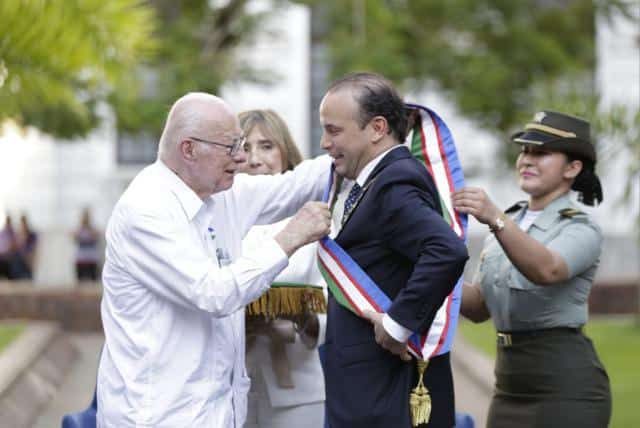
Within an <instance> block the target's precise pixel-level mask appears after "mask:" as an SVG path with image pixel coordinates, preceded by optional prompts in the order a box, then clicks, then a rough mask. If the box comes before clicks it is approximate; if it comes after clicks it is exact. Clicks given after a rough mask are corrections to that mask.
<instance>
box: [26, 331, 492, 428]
mask: <svg viewBox="0 0 640 428" xmlns="http://www.w3.org/2000/svg"><path fill="white" fill-rule="evenodd" d="M70 339H71V341H72V342H73V344H74V346H76V348H77V349H78V350H79V351H80V356H79V357H78V360H77V362H76V364H75V368H74V369H73V370H72V371H71V372H70V373H69V374H68V375H67V379H66V380H65V381H64V382H63V383H62V385H61V387H60V390H59V391H58V392H57V393H56V397H55V398H54V399H53V400H52V401H51V402H50V403H49V404H48V405H47V406H46V408H45V409H44V410H43V413H42V414H41V415H40V417H39V418H38V420H37V421H36V423H35V424H34V426H33V428H54V427H59V426H60V424H61V421H62V416H63V415H64V414H65V413H70V412H76V411H79V410H82V409H84V408H85V407H87V406H88V405H89V403H90V402H91V398H92V396H93V389H94V387H95V379H96V370H97V366H98V355H99V354H100V350H101V348H102V343H103V341H104V337H103V336H102V334H72V335H71V336H70ZM454 353H455V355H454V358H452V365H453V373H454V382H455V394H456V404H457V406H456V407H457V410H458V411H462V412H466V413H469V414H471V416H473V418H474V420H475V423H476V428H485V421H486V417H487V409H488V406H489V400H490V399H491V392H490V390H489V389H488V385H487V382H486V381H482V380H481V381H478V378H477V376H469V375H468V373H469V370H470V369H471V370H473V369H481V370H483V371H484V372H483V373H482V376H484V379H485V380H486V379H489V378H490V376H491V375H490V374H488V373H486V371H487V367H488V366H487V361H486V357H483V356H480V355H479V354H478V353H477V351H475V350H474V349H473V348H470V347H469V346H468V345H467V344H465V343H461V342H460V341H459V339H458V340H457V341H456V343H455V345H454ZM482 376H481V377H482ZM487 376H488V377H487Z"/></svg>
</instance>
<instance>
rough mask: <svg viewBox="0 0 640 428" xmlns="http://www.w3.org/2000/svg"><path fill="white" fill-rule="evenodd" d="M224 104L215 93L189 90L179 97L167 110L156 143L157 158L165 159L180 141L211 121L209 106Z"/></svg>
mask: <svg viewBox="0 0 640 428" xmlns="http://www.w3.org/2000/svg"><path fill="white" fill-rule="evenodd" d="M212 106H226V104H225V102H224V101H223V100H222V99H221V98H218V97H216V96H215V95H211V94H207V93H205V92H189V93H188V94H186V95H184V96H182V97H180V98H179V99H178V100H177V101H176V102H175V103H173V106H171V110H169V114H168V116H167V121H166V123H165V126H164V130H163V131H162V135H161V136H160V143H159V144H158V158H159V159H162V160H166V159H167V157H168V156H170V153H171V152H172V149H174V148H176V147H177V146H178V144H179V143H180V141H182V140H183V139H185V138H188V137H190V136H195V135H192V134H194V133H197V131H198V130H199V129H201V128H202V127H203V126H206V124H207V121H208V122H210V121H211V107H212Z"/></svg>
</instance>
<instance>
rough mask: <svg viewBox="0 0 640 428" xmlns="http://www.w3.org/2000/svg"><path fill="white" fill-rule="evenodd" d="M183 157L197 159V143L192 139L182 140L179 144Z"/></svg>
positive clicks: (191, 159) (189, 159)
mask: <svg viewBox="0 0 640 428" xmlns="http://www.w3.org/2000/svg"><path fill="white" fill-rule="evenodd" d="M178 149H179V150H180V154H181V155H182V158H183V159H185V160H188V161H193V160H195V159H196V152H195V150H196V145H195V144H193V142H192V141H191V140H182V141H180V144H179V145H178Z"/></svg>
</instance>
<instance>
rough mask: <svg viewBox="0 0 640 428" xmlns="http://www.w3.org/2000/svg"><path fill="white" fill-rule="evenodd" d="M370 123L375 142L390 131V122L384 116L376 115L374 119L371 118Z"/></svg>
mask: <svg viewBox="0 0 640 428" xmlns="http://www.w3.org/2000/svg"><path fill="white" fill-rule="evenodd" d="M369 125H370V126H371V130H372V131H373V135H372V140H373V142H374V143H377V142H378V141H380V140H382V139H383V138H384V137H385V135H387V134H388V133H389V123H388V122H387V119H385V118H384V117H383V116H375V117H374V118H373V119H371V122H369Z"/></svg>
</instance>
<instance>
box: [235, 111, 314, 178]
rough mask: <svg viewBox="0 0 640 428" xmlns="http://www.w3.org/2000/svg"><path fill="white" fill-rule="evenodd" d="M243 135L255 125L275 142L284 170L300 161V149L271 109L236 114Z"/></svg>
mask: <svg viewBox="0 0 640 428" xmlns="http://www.w3.org/2000/svg"><path fill="white" fill-rule="evenodd" d="M238 119H239V120H240V127H241V128H242V131H243V132H244V135H249V133H251V131H252V130H253V128H255V127H256V126H257V127H258V129H260V132H262V134H263V135H264V136H265V137H266V138H267V139H269V140H270V141H271V142H272V143H274V144H277V145H278V148H279V149H280V153H281V154H282V165H283V166H284V171H288V170H291V169H293V168H294V167H295V166H296V165H298V164H299V163H300V162H302V155H301V154H300V150H298V147H297V146H296V145H295V143H294V142H293V138H291V133H290V132H289V128H288V127H287V124H286V123H284V120H282V118H281V117H280V116H279V115H278V113H276V112H275V111H273V110H269V109H266V110H248V111H244V112H242V113H240V114H239V115H238Z"/></svg>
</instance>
